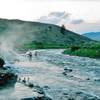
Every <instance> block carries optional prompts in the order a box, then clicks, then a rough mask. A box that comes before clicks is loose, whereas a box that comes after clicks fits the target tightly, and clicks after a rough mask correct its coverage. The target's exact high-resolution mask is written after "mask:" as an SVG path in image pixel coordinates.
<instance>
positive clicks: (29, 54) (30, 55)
mask: <svg viewBox="0 0 100 100" xmlns="http://www.w3.org/2000/svg"><path fill="white" fill-rule="evenodd" d="M34 55H35V57H37V56H38V52H37V51H35V53H34ZM27 56H28V59H29V61H32V57H33V55H32V52H31V51H29V52H28V53H27Z"/></svg>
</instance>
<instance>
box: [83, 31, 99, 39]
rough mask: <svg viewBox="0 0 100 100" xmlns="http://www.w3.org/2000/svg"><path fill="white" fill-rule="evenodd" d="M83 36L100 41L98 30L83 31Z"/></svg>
mask: <svg viewBox="0 0 100 100" xmlns="http://www.w3.org/2000/svg"><path fill="white" fill-rule="evenodd" d="M83 36H86V37H88V38H90V39H93V40H96V41H100V32H90V33H85V34H83Z"/></svg>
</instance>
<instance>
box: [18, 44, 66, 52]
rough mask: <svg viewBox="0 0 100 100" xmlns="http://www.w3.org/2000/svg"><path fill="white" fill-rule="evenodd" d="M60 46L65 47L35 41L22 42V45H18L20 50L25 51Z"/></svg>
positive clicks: (61, 46) (62, 46)
mask: <svg viewBox="0 0 100 100" xmlns="http://www.w3.org/2000/svg"><path fill="white" fill-rule="evenodd" d="M61 48H64V49H65V48H67V46H66V45H62V44H61V45H60V44H46V43H45V44H44V43H41V42H36V43H33V42H32V43H29V44H24V45H23V46H20V47H19V50H20V51H27V50H29V49H30V50H33V49H61Z"/></svg>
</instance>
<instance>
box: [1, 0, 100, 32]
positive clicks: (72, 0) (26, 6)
mask: <svg viewBox="0 0 100 100" xmlns="http://www.w3.org/2000/svg"><path fill="white" fill-rule="evenodd" d="M64 11H65V12H66V13H70V14H71V18H72V19H82V20H84V21H85V22H86V23H92V24H93V23H98V24H99V22H100V2H99V0H0V18H7V19H21V20H29V21H36V20H37V19H39V18H40V17H41V16H47V15H48V14H49V13H51V12H64ZM95 31H96V30H95ZM77 32H78V31H77ZM79 32H81V31H79ZM82 32H85V31H82Z"/></svg>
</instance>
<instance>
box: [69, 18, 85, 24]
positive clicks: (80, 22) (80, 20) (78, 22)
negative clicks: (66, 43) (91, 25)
mask: <svg viewBox="0 0 100 100" xmlns="http://www.w3.org/2000/svg"><path fill="white" fill-rule="evenodd" d="M84 22H85V21H84V20H83V19H76V20H72V21H71V22H70V23H71V24H82V23H84Z"/></svg>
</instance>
